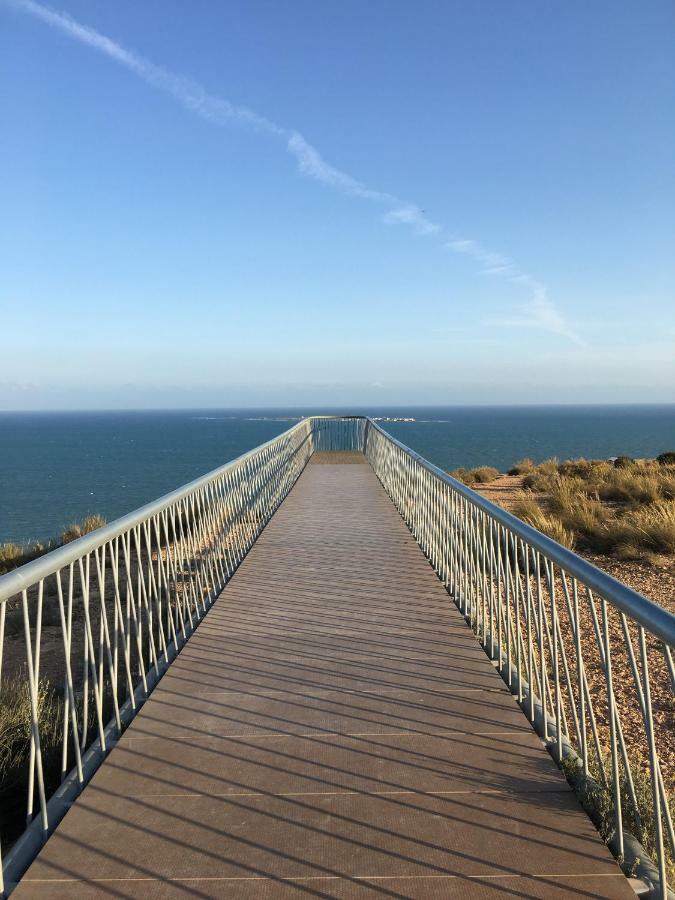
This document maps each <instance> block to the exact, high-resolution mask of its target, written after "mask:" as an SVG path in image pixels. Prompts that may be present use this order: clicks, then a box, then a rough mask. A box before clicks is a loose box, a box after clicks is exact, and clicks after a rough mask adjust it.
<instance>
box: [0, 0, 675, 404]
mask: <svg viewBox="0 0 675 900" xmlns="http://www.w3.org/2000/svg"><path fill="white" fill-rule="evenodd" d="M674 29H675V6H673V4H672V3H671V2H670V0H668V2H665V0H664V2H659V0H652V2H650V3H648V4H638V3H635V2H633V0H631V2H621V0H612V2H609V0H607V2H605V0H595V2H593V3H585V2H570V3H565V4H560V3H557V2H534V0H531V2H515V0H514V2H512V0H493V2H490V0H480V2H477V3H464V2H448V0H438V2H430V0H418V2H415V3H408V2H403V0H371V2H368V3H363V2H360V0H353V2H352V0H326V2H321V3H316V2H314V0H292V2H289V3H278V2H275V0H265V2H261V0H247V2H228V3H212V2H210V0H191V2H187V0H182V2H176V0H174V2H169V0H143V2H142V3H138V2H130V0H116V2H115V3H110V2H107V0H86V2H85V0H70V2H68V4H67V6H61V5H59V6H58V7H57V6H51V7H47V6H40V5H38V4H37V3H34V2H32V0H13V2H10V0H0V113H1V115H2V123H3V128H2V140H1V141H0V203H1V208H2V216H1V218H0V246H1V247H2V259H3V261H2V266H1V267H0V306H1V307H2V316H1V322H2V326H1V327H2V343H1V346H2V348H3V349H2V353H1V354H0V408H5V409H15V408H34V409H38V408H39V409H45V408H93V407H101V408H105V407H113V408H119V407H145V406H152V407H175V406H235V405H274V404H280V405H292V404H295V403H297V404H308V403H309V404H313V403H316V404H319V405H326V404H331V403H335V404H354V405H359V404H387V403H392V404H412V403H514V402H544V403H546V402H581V401H585V402H619V401H630V402H633V401H659V402H662V401H663V402H671V401H675V303H674V302H673V300H674V296H673V288H674V286H675V252H674V251H675V228H674V214H673V210H674V209H675V182H674V179H673V172H674V169H673V162H674V160H673V148H674V147H675V116H674V115H673V111H674V110H675V54H673V52H672V36H673V33H674Z"/></svg>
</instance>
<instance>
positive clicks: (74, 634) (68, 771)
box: [0, 418, 365, 894]
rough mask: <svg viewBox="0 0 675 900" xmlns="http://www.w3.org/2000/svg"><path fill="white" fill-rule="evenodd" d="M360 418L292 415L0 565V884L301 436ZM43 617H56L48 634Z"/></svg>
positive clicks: (332, 442) (73, 789)
mask: <svg viewBox="0 0 675 900" xmlns="http://www.w3.org/2000/svg"><path fill="white" fill-rule="evenodd" d="M364 427H365V422H364V420H363V419H362V418H342V419H339V420H333V419H326V418H313V419H305V420H303V421H300V422H299V423H298V424H297V425H295V426H294V427H293V428H291V429H290V430H289V431H287V432H285V433H284V434H282V435H280V436H279V437H277V438H275V439H274V440H271V441H269V442H268V443H266V444H263V445H262V446H260V447H258V448H256V449H255V450H252V451H251V452H249V453H246V454H245V455H244V456H241V457H240V458H239V459H236V460H234V461H233V462H231V463H228V464H227V465H225V466H223V467H222V468H219V469H216V470H215V471H214V472H211V473H209V474H208V475H205V476H204V477H202V478H199V479H197V480H196V481H193V482H192V483H191V484H188V485H186V486H185V487H183V488H180V489H179V490H176V491H174V492H173V493H171V494H167V495H166V496H165V497H162V498H161V499H159V500H156V501H155V502H153V503H150V504H148V505H147V506H144V507H143V508H142V509H139V510H137V511H136V512H133V513H130V514H129V515H127V516H124V517H123V518H121V519H119V520H118V521H116V522H113V523H112V524H110V525H107V526H105V527H103V528H100V529H98V530H97V531H95V532H92V533H91V534H89V535H87V536H85V537H82V538H80V539H79V540H76V541H74V542H73V543H71V544H68V545H66V546H64V547H61V548H59V549H58V550H55V551H53V552H51V553H48V554H46V555H45V556H43V557H41V558H39V559H37V560H35V561H33V562H31V563H28V564H27V565H24V566H22V567H21V568H19V569H17V570H15V571H14V572H11V573H9V574H8V575H5V576H3V577H0V727H1V728H2V731H3V733H2V735H0V772H2V773H3V776H4V777H3V784H2V785H1V788H2V790H3V796H2V798H0V799H2V800H3V801H4V803H0V809H1V810H2V811H1V812H0V825H2V827H3V831H4V832H5V838H6V839H7V836H8V835H9V840H10V841H11V842H12V844H13V845H12V846H11V849H10V850H9V852H8V853H6V854H5V858H4V861H3V860H2V857H1V856H0V861H2V862H3V863H4V864H3V866H2V867H1V868H0V894H2V892H3V891H4V890H5V887H3V874H2V873H3V871H4V882H5V886H6V887H7V889H9V886H10V885H11V884H12V883H14V882H15V881H16V879H17V878H18V877H19V876H20V874H21V873H22V871H23V870H24V869H25V868H26V866H27V865H28V864H29V863H30V861H31V860H32V858H33V857H34V856H35V855H36V853H37V851H38V850H39V848H40V846H41V845H42V843H43V842H44V840H45V839H46V837H47V836H48V835H49V834H50V832H51V831H52V830H53V828H54V827H55V825H56V824H57V823H58V821H59V819H60V818H61V817H62V815H63V814H64V812H65V810H66V808H67V805H68V803H69V802H70V801H71V800H72V799H73V798H74V797H75V796H76V795H77V794H78V793H79V791H80V790H81V789H82V787H83V785H84V784H85V783H86V781H87V780H88V779H89V777H91V775H92V774H93V772H94V771H95V769H96V768H97V767H98V765H99V764H100V762H101V761H102V759H103V758H104V756H105V755H106V753H107V752H108V751H109V750H110V748H111V747H112V745H113V744H114V743H115V742H116V740H117V738H118V737H119V735H120V734H121V732H122V730H123V728H124V726H125V725H126V724H127V723H128V722H129V721H130V720H131V718H133V716H134V715H135V712H136V711H137V709H138V707H139V705H140V704H142V702H143V700H144V699H145V698H146V697H147V695H148V693H149V692H150V691H151V690H152V687H153V686H154V684H155V683H156V681H157V680H158V678H159V677H160V676H161V674H162V673H163V671H164V670H165V669H166V667H167V666H168V665H169V664H170V663H171V661H172V660H173V658H174V657H175V655H176V653H177V652H178V651H179V649H180V648H181V646H182V645H183V643H184V642H185V641H186V640H187V638H188V637H189V636H190V634H191V632H192V631H193V630H194V628H195V626H196V625H197V624H198V623H199V621H200V620H201V619H202V618H203V616H204V614H205V613H206V612H207V610H208V609H209V607H210V605H211V603H212V602H213V600H214V599H215V598H216V597H217V596H218V594H219V593H220V591H221V590H222V588H223V586H224V585H225V583H226V582H227V580H228V579H229V577H230V576H231V575H232V573H233V571H234V570H235V569H236V567H237V566H238V565H239V563H240V562H241V560H242V558H243V557H244V555H245V554H246V553H247V551H248V549H249V548H250V546H251V545H252V544H253V542H254V541H255V539H256V537H257V536H258V534H259V533H260V531H261V529H262V528H263V527H264V525H265V523H266V522H267V521H268V520H269V518H270V516H271V515H272V514H273V512H274V511H275V509H276V508H277V506H278V505H279V504H280V503H281V501H282V500H283V499H284V497H285V496H286V495H287V494H288V492H289V490H290V489H291V487H292V486H293V484H294V483H295V481H296V480H297V478H298V476H299V475H300V473H301V472H302V470H303V468H304V466H305V465H306V463H307V461H308V459H309V457H310V456H311V454H312V453H313V452H314V450H315V449H325V448H328V447H331V448H336V449H355V448H361V447H362V446H363V431H364ZM49 626H56V632H57V635H58V637H57V638H56V640H55V638H54V630H55V629H53V628H50V627H49ZM48 632H49V633H48ZM19 805H21V806H23V819H24V821H25V826H26V828H25V831H24V832H23V834H22V835H21V836H18V835H17V834H16V831H17V829H16V827H15V823H16V821H17V819H20V818H21V813H20V811H19V809H18V806H19ZM13 823H14V824H13ZM17 837H18V840H16V843H13V841H14V838H17ZM6 842H7V840H6Z"/></svg>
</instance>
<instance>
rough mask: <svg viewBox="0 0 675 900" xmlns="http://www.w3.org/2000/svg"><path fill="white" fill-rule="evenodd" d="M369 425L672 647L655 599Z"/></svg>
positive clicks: (672, 621)
mask: <svg viewBox="0 0 675 900" xmlns="http://www.w3.org/2000/svg"><path fill="white" fill-rule="evenodd" d="M369 426H370V428H374V429H375V430H376V431H379V432H380V433H381V434H382V435H384V436H385V437H386V438H387V440H388V441H391V443H392V444H394V445H395V446H396V447H398V448H399V449H400V450H402V451H404V452H405V453H406V454H408V456H409V457H410V458H411V459H414V460H415V462H416V463H417V464H418V465H420V466H421V467H422V468H423V469H426V471H428V472H430V473H431V474H432V475H434V476H435V477H436V478H438V479H440V480H441V481H443V482H444V483H446V484H447V485H449V487H451V488H452V490H453V491H455V492H456V493H458V494H460V495H461V496H462V497H466V498H467V500H469V501H470V502H471V503H472V504H473V506H475V507H476V508H478V509H481V510H483V511H484V512H486V513H488V514H489V515H490V516H491V517H492V518H493V519H494V520H495V521H496V522H499V523H500V524H501V525H504V526H505V527H506V528H508V529H509V531H510V532H512V533H513V534H515V535H517V536H518V537H519V538H521V539H522V540H524V541H526V542H527V543H528V544H529V545H530V546H531V547H535V548H536V549H537V550H539V551H540V552H541V553H543V554H545V555H546V556H547V557H548V559H550V560H552V561H553V562H554V563H556V564H557V565H559V566H562V568H564V569H565V570H566V571H567V572H569V573H570V574H571V575H574V576H575V578H578V579H579V580H580V581H583V582H584V584H586V585H588V587H590V588H591V589H592V590H593V591H595V592H596V593H597V594H598V595H600V596H602V597H604V598H605V599H606V600H608V601H609V602H610V603H611V604H612V605H613V606H616V608H617V609H620V610H621V611H622V612H624V613H626V615H628V616H630V617H631V618H632V619H635V621H636V622H639V623H640V624H641V625H643V626H644V627H645V628H646V629H647V630H648V631H649V632H651V634H653V635H655V636H656V637H658V638H660V639H661V640H662V641H664V642H665V643H666V644H668V645H669V646H671V647H675V615H673V614H672V613H671V612H669V611H668V610H667V609H665V607H663V606H659V604H658V603H655V602H654V601H653V600H650V599H649V598H648V597H645V596H644V595H643V594H640V593H638V591H634V590H633V589H632V588H630V587H628V585H626V584H624V583H623V582H621V581H618V580H617V579H616V578H613V577H612V576H611V575H609V574H608V573H607V572H603V571H602V569H599V568H598V567H597V566H594V565H593V563H590V562H589V561H588V560H587V559H584V558H583V557H581V556H579V555H578V554H576V553H574V552H573V551H572V550H568V548H567V547H563V546H562V544H558V543H557V542H556V541H554V540H552V539H551V538H550V537H547V535H545V534H542V532H541V531H537V529H536V528H533V527H532V526H531V525H528V524H527V522H523V520H522V519H519V518H517V516H514V515H513V514H512V513H510V512H508V511H507V510H506V509H504V508H503V507H502V506H497V504H495V503H492V502H491V501H490V500H487V499H486V498H485V497H483V496H482V494H479V493H478V492H477V491H474V490H472V489H471V488H470V487H469V486H468V485H466V484H464V483H463V482H461V481H458V480H457V479H456V478H453V477H452V475H448V473H447V472H444V471H443V470H442V469H439V468H438V466H435V465H434V464H433V463H431V462H429V460H428V459H425V458H424V457H423V456H420V455H419V453H416V452H415V451H414V450H411V449H410V447H407V446H406V445H405V444H403V443H402V442H401V441H399V440H397V439H396V438H395V437H393V436H392V435H391V434H389V432H387V431H385V430H384V429H383V428H382V427H381V426H380V425H378V423H377V422H374V421H373V420H372V419H369Z"/></svg>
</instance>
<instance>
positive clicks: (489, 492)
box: [473, 475, 675, 791]
mask: <svg viewBox="0 0 675 900" xmlns="http://www.w3.org/2000/svg"><path fill="white" fill-rule="evenodd" d="M473 487H474V490H477V491H479V492H480V493H481V494H483V496H485V497H486V498H487V499H489V500H491V501H492V502H493V503H498V504H499V505H500V506H503V507H504V508H505V509H508V510H511V509H512V507H513V505H514V503H515V502H516V501H517V500H518V499H519V498H520V497H522V493H523V477H522V476H520V475H500V476H499V477H498V478H496V479H495V480H494V481H491V482H489V483H487V484H476V485H473ZM581 555H583V556H584V557H585V558H586V559H588V560H589V562H591V563H593V565H595V566H597V567H598V568H600V569H603V570H604V571H605V572H607V573H608V574H610V575H612V576H613V577H614V578H617V579H618V580H619V581H622V582H624V583H625V584H627V585H629V586H630V587H632V588H633V589H634V590H636V591H638V592H639V593H641V594H643V595H644V596H646V597H648V598H649V599H650V600H653V601H655V602H656V603H659V604H660V605H661V606H664V607H665V608H666V609H669V610H670V611H671V612H673V613H675V559H663V560H662V561H660V562H658V563H654V562H647V561H639V560H630V561H626V560H618V559H615V558H614V557H611V556H605V555H599V554H581ZM598 606H599V604H598ZM599 612H600V611H599V609H598V614H599ZM580 618H581V623H582V632H581V633H582V636H583V637H582V656H583V658H584V664H585V669H586V676H587V679H588V683H589V690H590V692H591V695H592V697H593V705H594V708H595V711H596V715H597V718H598V725H599V727H600V730H601V732H602V733H604V734H605V735H607V734H608V720H607V699H606V693H605V678H604V673H603V671H602V668H601V665H600V658H599V655H598V651H597V645H596V640H595V635H594V630H593V622H592V617H591V613H590V609H589V608H588V606H587V605H585V604H581V608H580ZM560 626H561V630H562V632H563V640H564V641H565V643H566V644H567V646H568V657H569V662H570V669H571V671H572V672H574V666H575V664H576V662H575V655H574V643H573V640H572V633H571V628H570V625H569V622H568V621H567V617H566V615H562V614H561V616H560ZM609 630H610V643H611V646H612V667H613V673H614V680H615V682H616V700H617V706H618V709H619V716H620V720H621V724H622V727H623V731H624V737H625V740H626V744H627V747H628V751H629V755H630V756H631V757H633V756H634V754H640V755H641V756H643V757H646V753H647V746H646V741H645V737H644V724H643V721H642V716H641V714H640V711H639V707H638V705H637V699H636V693H635V682H634V678H633V674H632V668H631V664H630V659H629V656H628V653H627V651H626V648H625V643H624V637H623V631H622V627H621V622H620V619H619V616H618V615H617V614H615V613H614V612H613V611H610V614H609ZM629 630H630V633H631V637H632V641H633V648H634V652H635V654H636V656H637V657H638V658H639V646H638V641H637V629H636V628H634V627H630V628H629ZM648 660H649V666H650V676H651V677H650V684H651V690H652V704H653V711H654V719H655V732H656V739H657V750H658V753H659V757H660V762H661V766H662V770H663V775H664V780H665V782H666V784H667V785H669V787H670V790H671V791H672V789H673V787H675V740H674V739H673V735H674V734H675V704H674V701H673V694H672V690H671V687H670V683H669V679H668V673H667V669H666V666H665V661H664V658H663V655H662V651H661V647H660V645H659V644H658V642H656V641H653V640H651V641H649V640H648ZM570 725H571V721H570Z"/></svg>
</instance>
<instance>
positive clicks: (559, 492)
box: [514, 454, 675, 561]
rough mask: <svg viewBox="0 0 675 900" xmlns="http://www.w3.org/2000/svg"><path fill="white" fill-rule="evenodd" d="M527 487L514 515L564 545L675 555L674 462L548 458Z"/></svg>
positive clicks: (639, 555)
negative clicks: (559, 460) (563, 460)
mask: <svg viewBox="0 0 675 900" xmlns="http://www.w3.org/2000/svg"><path fill="white" fill-rule="evenodd" d="M667 455H668V454H665V456H667ZM619 459H620V460H622V462H621V464H620V465H616V463H617V462H618V461H619ZM518 466H520V464H518ZM523 487H524V488H526V490H527V494H526V496H525V497H524V498H523V500H522V501H520V502H519V503H517V504H516V506H515V508H514V512H515V514H516V515H517V516H520V518H522V519H524V520H525V521H526V522H528V523H529V524H531V525H533V526H534V527H535V528H538V529H539V530H540V531H543V532H544V533H545V534H547V535H549V536H550V537H553V538H554V539H555V540H557V541H558V542H559V543H561V544H563V545H564V546H566V547H571V546H576V547H578V548H579V549H581V550H588V551H594V552H598V553H611V554H614V555H615V556H617V557H619V558H621V559H645V558H646V559H649V560H650V561H655V560H656V558H657V557H659V556H661V557H662V556H664V555H665V556H671V555H673V554H675V465H672V464H669V463H666V462H658V461H657V460H651V459H650V460H630V459H629V458H628V457H619V458H618V459H617V460H616V461H615V462H614V463H611V462H606V461H604V460H592V459H591V460H587V459H571V460H567V461H565V462H562V463H560V462H558V461H557V460H555V459H550V460H546V462H543V463H541V464H539V465H537V466H533V467H532V468H528V470H527V472H526V474H525V476H524V478H523Z"/></svg>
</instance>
